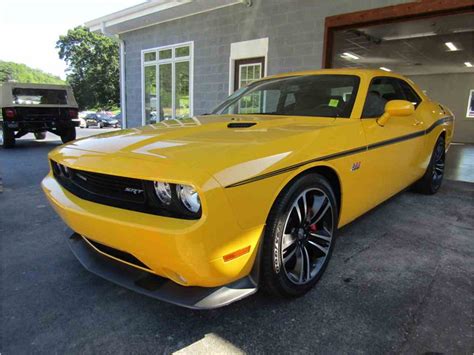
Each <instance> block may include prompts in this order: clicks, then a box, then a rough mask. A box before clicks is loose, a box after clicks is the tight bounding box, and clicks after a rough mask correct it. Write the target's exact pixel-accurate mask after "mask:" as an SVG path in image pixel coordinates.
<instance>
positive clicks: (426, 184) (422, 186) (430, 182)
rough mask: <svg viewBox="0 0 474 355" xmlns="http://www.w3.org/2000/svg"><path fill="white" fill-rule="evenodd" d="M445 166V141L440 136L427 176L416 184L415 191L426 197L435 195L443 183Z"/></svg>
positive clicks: (427, 169)
mask: <svg viewBox="0 0 474 355" xmlns="http://www.w3.org/2000/svg"><path fill="white" fill-rule="evenodd" d="M444 165H445V140H444V137H443V136H440V137H439V138H438V140H437V141H436V145H435V147H434V149H433V153H432V154H431V159H430V163H429V164H428V167H427V168H426V172H425V175H423V177H422V178H421V179H420V180H418V181H417V182H416V183H415V185H414V190H415V191H416V192H419V193H422V194H425V195H433V194H435V193H436V192H437V191H438V190H439V188H440V187H441V183H442V182H443V176H444Z"/></svg>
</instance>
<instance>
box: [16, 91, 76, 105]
mask: <svg viewBox="0 0 474 355" xmlns="http://www.w3.org/2000/svg"><path fill="white" fill-rule="evenodd" d="M12 94H13V104H16V105H66V104H67V92H66V90H57V89H33V88H13V91H12Z"/></svg>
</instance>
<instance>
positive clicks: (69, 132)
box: [61, 127, 76, 143]
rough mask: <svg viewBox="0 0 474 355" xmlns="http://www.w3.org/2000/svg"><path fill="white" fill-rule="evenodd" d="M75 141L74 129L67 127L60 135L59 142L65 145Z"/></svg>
mask: <svg viewBox="0 0 474 355" xmlns="http://www.w3.org/2000/svg"><path fill="white" fill-rule="evenodd" d="M74 139H76V128H75V127H68V128H66V129H65V130H64V131H63V132H62V134H61V140H62V141H63V143H67V142H70V141H73V140H74Z"/></svg>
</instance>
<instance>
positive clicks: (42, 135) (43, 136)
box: [35, 132, 46, 140]
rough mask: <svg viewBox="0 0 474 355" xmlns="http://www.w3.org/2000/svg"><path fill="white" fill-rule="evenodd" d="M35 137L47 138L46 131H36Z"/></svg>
mask: <svg viewBox="0 0 474 355" xmlns="http://www.w3.org/2000/svg"><path fill="white" fill-rule="evenodd" d="M35 138H36V139H37V140H43V139H45V138H46V132H36V133H35Z"/></svg>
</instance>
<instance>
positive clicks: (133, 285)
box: [68, 233, 258, 309]
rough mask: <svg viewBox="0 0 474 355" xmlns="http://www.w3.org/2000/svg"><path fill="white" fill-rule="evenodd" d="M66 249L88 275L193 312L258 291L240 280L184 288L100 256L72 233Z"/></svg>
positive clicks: (255, 283) (255, 284)
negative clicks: (94, 275) (96, 276)
mask: <svg viewBox="0 0 474 355" xmlns="http://www.w3.org/2000/svg"><path fill="white" fill-rule="evenodd" d="M68 241H69V246H70V247H71V250H72V252H73V253H74V255H75V256H76V258H77V259H79V261H80V262H81V264H82V265H83V266H84V267H85V268H86V269H87V270H89V271H90V272H92V273H94V274H96V275H98V276H100V277H102V278H104V279H106V280H109V281H111V282H113V283H116V284H118V285H120V286H123V287H126V288H128V289H130V290H132V291H135V292H138V293H141V294H144V295H146V296H149V297H153V298H156V299H159V300H161V301H165V302H169V303H172V304H175V305H178V306H183V307H187V308H192V309H212V308H218V307H222V306H226V305H228V304H230V303H232V302H235V301H238V300H240V299H242V298H245V297H247V296H250V295H251V294H253V293H255V292H257V290H258V281H254V279H253V278H252V276H250V275H249V276H246V277H243V278H242V279H240V280H237V281H234V282H232V283H230V284H228V285H225V286H222V287H196V286H194V287H184V286H180V285H178V284H176V283H174V282H173V281H170V280H169V279H166V278H163V277H159V276H157V275H153V274H151V273H149V272H146V271H142V270H139V269H137V268H135V267H131V266H128V265H125V264H123V263H121V262H118V261H115V260H114V259H112V258H110V257H107V256H105V255H102V254H101V253H98V252H97V251H95V250H94V249H93V248H92V247H91V246H90V245H88V243H87V242H86V241H85V239H84V238H83V237H81V236H80V235H79V234H76V233H74V234H72V235H71V236H70V237H69V238H68Z"/></svg>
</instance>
